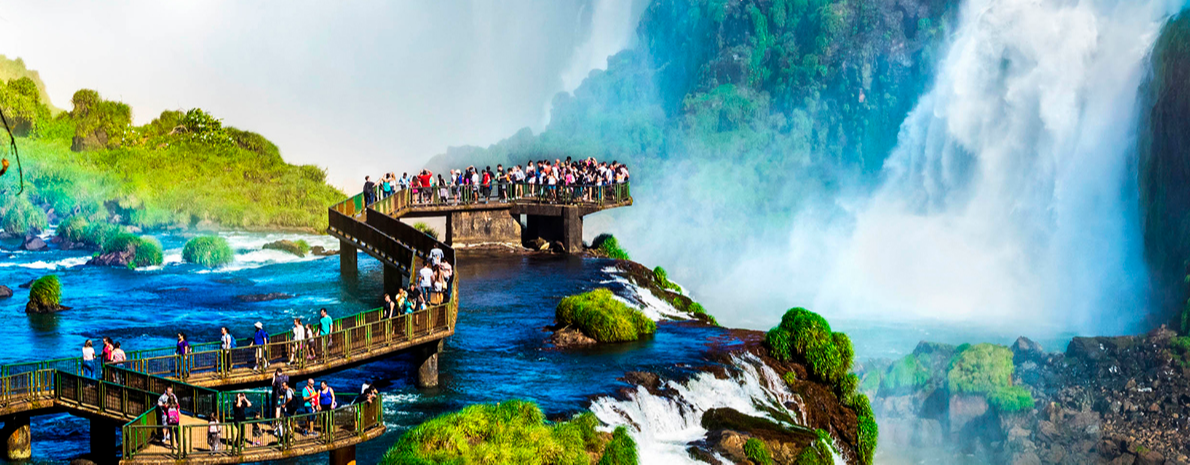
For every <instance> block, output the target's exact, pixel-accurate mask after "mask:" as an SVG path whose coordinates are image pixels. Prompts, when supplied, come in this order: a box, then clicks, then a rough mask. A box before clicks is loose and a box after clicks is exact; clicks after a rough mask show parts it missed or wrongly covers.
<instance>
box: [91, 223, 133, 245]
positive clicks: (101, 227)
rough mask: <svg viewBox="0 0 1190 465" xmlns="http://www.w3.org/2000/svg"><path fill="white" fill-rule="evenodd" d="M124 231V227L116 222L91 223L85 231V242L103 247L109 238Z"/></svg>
mask: <svg viewBox="0 0 1190 465" xmlns="http://www.w3.org/2000/svg"><path fill="white" fill-rule="evenodd" d="M122 232H124V229H123V228H121V227H120V226H116V225H114V224H110V223H91V224H89V225H87V229H86V230H85V232H84V233H83V242H84V243H86V244H88V245H91V246H94V247H103V245H105V244H107V241H108V240H110V239H111V238H113V237H116V235H117V234H120V233H122Z"/></svg>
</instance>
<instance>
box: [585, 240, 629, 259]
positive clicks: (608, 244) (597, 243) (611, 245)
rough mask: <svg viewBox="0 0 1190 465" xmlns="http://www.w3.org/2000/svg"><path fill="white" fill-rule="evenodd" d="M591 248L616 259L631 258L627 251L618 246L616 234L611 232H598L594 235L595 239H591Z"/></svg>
mask: <svg viewBox="0 0 1190 465" xmlns="http://www.w3.org/2000/svg"><path fill="white" fill-rule="evenodd" d="M591 248H592V249H595V250H597V251H599V253H602V254H603V255H604V256H606V257H608V258H614V259H616V260H631V259H632V258H631V257H629V256H628V252H627V251H626V250H624V249H623V248H621V247H620V241H617V240H616V236H613V235H611V234H600V235H598V236H595V240H593V241H591Z"/></svg>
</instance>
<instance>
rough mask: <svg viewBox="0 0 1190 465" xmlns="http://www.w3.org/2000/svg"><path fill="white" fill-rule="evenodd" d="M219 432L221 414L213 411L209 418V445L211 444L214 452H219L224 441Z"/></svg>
mask: <svg viewBox="0 0 1190 465" xmlns="http://www.w3.org/2000/svg"><path fill="white" fill-rule="evenodd" d="M220 436H221V435H220V434H219V414H218V413H215V412H211V416H210V418H208V419H207V445H209V446H211V451H212V452H217V451H218V450H219V446H220V445H222V444H220V443H221V442H223V441H222V438H221V437H220Z"/></svg>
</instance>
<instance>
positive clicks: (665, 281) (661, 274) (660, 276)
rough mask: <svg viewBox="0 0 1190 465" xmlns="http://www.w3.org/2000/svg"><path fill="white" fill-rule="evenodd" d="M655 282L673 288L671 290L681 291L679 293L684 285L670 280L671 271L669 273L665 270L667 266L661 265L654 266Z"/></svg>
mask: <svg viewBox="0 0 1190 465" xmlns="http://www.w3.org/2000/svg"><path fill="white" fill-rule="evenodd" d="M653 282H655V283H656V284H657V286H658V287H660V288H662V289H666V290H671V291H674V292H679V293H680V292H682V286H679V285H678V284H677V283H675V282H673V281H670V280H669V273H667V272H666V271H665V268H662V267H660V266H658V267H656V268H653Z"/></svg>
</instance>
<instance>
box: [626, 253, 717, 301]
mask: <svg viewBox="0 0 1190 465" xmlns="http://www.w3.org/2000/svg"><path fill="white" fill-rule="evenodd" d="M625 255H627V254H625ZM653 281H654V282H656V283H657V286H659V287H661V288H662V289H666V290H670V291H674V292H677V293H681V292H682V286H679V285H678V283H675V282H673V281H670V280H669V273H668V272H666V271H665V268H662V267H660V266H658V267H656V268H653ZM701 307H702V306H701V305H699V308H701Z"/></svg>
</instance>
